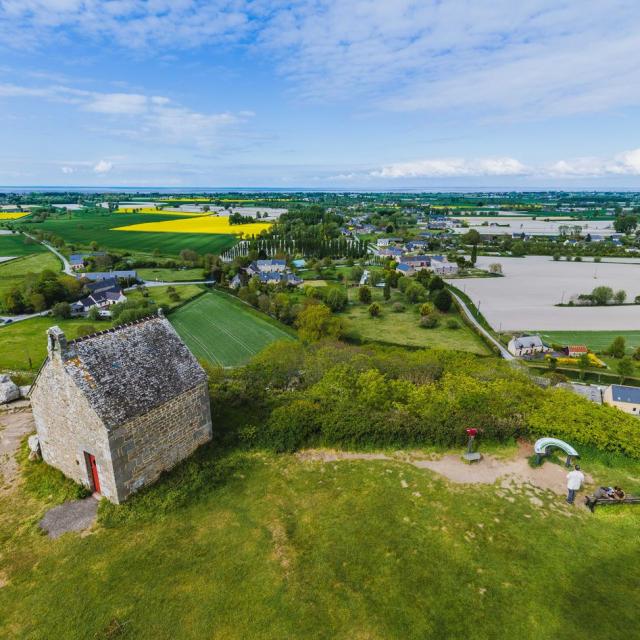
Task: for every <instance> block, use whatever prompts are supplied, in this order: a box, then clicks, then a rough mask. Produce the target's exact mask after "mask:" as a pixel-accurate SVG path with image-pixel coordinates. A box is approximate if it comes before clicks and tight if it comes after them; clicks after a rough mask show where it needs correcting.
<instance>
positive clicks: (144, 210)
mask: <svg viewBox="0 0 640 640" xmlns="http://www.w3.org/2000/svg"><path fill="white" fill-rule="evenodd" d="M116 213H157V214H158V215H162V214H165V215H171V216H204V215H208V214H206V213H194V212H193V211H159V210H158V209H152V208H151V207H120V208H119V209H118V210H117V211H116Z"/></svg>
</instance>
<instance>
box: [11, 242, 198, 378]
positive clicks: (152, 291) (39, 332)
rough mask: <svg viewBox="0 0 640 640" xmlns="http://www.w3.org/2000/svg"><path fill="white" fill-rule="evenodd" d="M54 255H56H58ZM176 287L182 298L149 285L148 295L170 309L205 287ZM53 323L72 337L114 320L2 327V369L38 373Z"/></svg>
mask: <svg viewBox="0 0 640 640" xmlns="http://www.w3.org/2000/svg"><path fill="white" fill-rule="evenodd" d="M49 255H50V254H49ZM51 257H53V258H55V256H51ZM56 261H57V259H56ZM176 290H177V291H178V292H179V293H180V297H181V300H179V301H174V300H170V298H169V292H167V287H149V298H148V299H149V300H151V301H153V302H154V303H155V304H157V305H158V306H160V307H163V309H165V310H167V311H169V310H170V309H171V308H172V307H175V306H177V305H179V304H181V303H182V302H184V301H185V300H189V299H190V298H193V297H195V296H197V295H199V294H200V293H202V289H201V288H200V287H199V286H197V285H184V286H177V287H176ZM126 295H127V298H128V299H130V300H136V299H139V298H142V293H140V292H139V291H129V292H127V294H126ZM54 324H57V325H58V326H59V327H60V328H61V329H62V330H63V331H64V332H65V333H66V334H67V337H68V338H69V339H73V338H76V337H77V331H78V328H79V327H81V326H83V325H84V326H87V325H92V326H94V327H95V329H96V331H102V330H103V329H108V328H109V327H110V326H111V322H109V321H106V320H99V321H91V320H88V319H87V318H74V319H70V320H61V319H59V318H52V317H44V318H31V319H30V320H23V321H22V322H15V323H13V324H9V325H6V326H3V327H0V371H24V372H32V373H35V372H36V371H37V370H38V369H39V368H40V365H41V364H42V362H43V360H44V359H45V357H46V355H47V340H46V331H47V329H48V328H49V327H52V326H53V325H54Z"/></svg>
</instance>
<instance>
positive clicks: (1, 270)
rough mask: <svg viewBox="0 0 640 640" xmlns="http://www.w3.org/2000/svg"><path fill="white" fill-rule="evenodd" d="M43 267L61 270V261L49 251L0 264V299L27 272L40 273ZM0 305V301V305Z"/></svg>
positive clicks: (21, 279) (19, 281) (20, 280)
mask: <svg viewBox="0 0 640 640" xmlns="http://www.w3.org/2000/svg"><path fill="white" fill-rule="evenodd" d="M45 269H51V270H52V271H56V272H57V271H62V263H61V262H60V260H59V259H58V258H56V256H54V255H53V254H52V253H50V252H49V251H47V253H45V254H42V253H34V254H31V255H23V256H21V257H20V258H17V259H16V260H11V261H9V262H6V263H3V264H0V301H1V300H2V298H3V297H4V295H5V293H7V292H8V291H9V290H10V289H11V288H12V287H15V286H16V285H19V284H20V283H21V282H22V281H23V279H24V276H25V275H26V274H27V273H40V272H41V271H44V270H45ZM1 305H2V303H1V302H0V307H1Z"/></svg>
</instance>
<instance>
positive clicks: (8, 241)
mask: <svg viewBox="0 0 640 640" xmlns="http://www.w3.org/2000/svg"><path fill="white" fill-rule="evenodd" d="M43 251H48V249H45V247H43V246H42V245H41V244H39V243H37V242H34V241H33V240H29V239H28V238H25V237H24V236H23V235H19V234H12V235H5V234H2V235H0V256H26V255H28V254H30V253H42V252H43Z"/></svg>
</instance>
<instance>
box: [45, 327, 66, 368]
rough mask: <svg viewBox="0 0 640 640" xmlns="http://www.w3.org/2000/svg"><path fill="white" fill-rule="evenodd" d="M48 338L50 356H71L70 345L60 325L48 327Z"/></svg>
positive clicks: (62, 357) (61, 357) (62, 358)
mask: <svg viewBox="0 0 640 640" xmlns="http://www.w3.org/2000/svg"><path fill="white" fill-rule="evenodd" d="M47 338H48V341H47V351H48V352H49V357H50V358H59V359H61V360H66V359H67V358H68V356H69V346H68V344H67V336H65V335H64V331H63V330H62V329H61V328H60V327H59V326H58V325H56V326H55V327H50V328H49V329H47Z"/></svg>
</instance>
